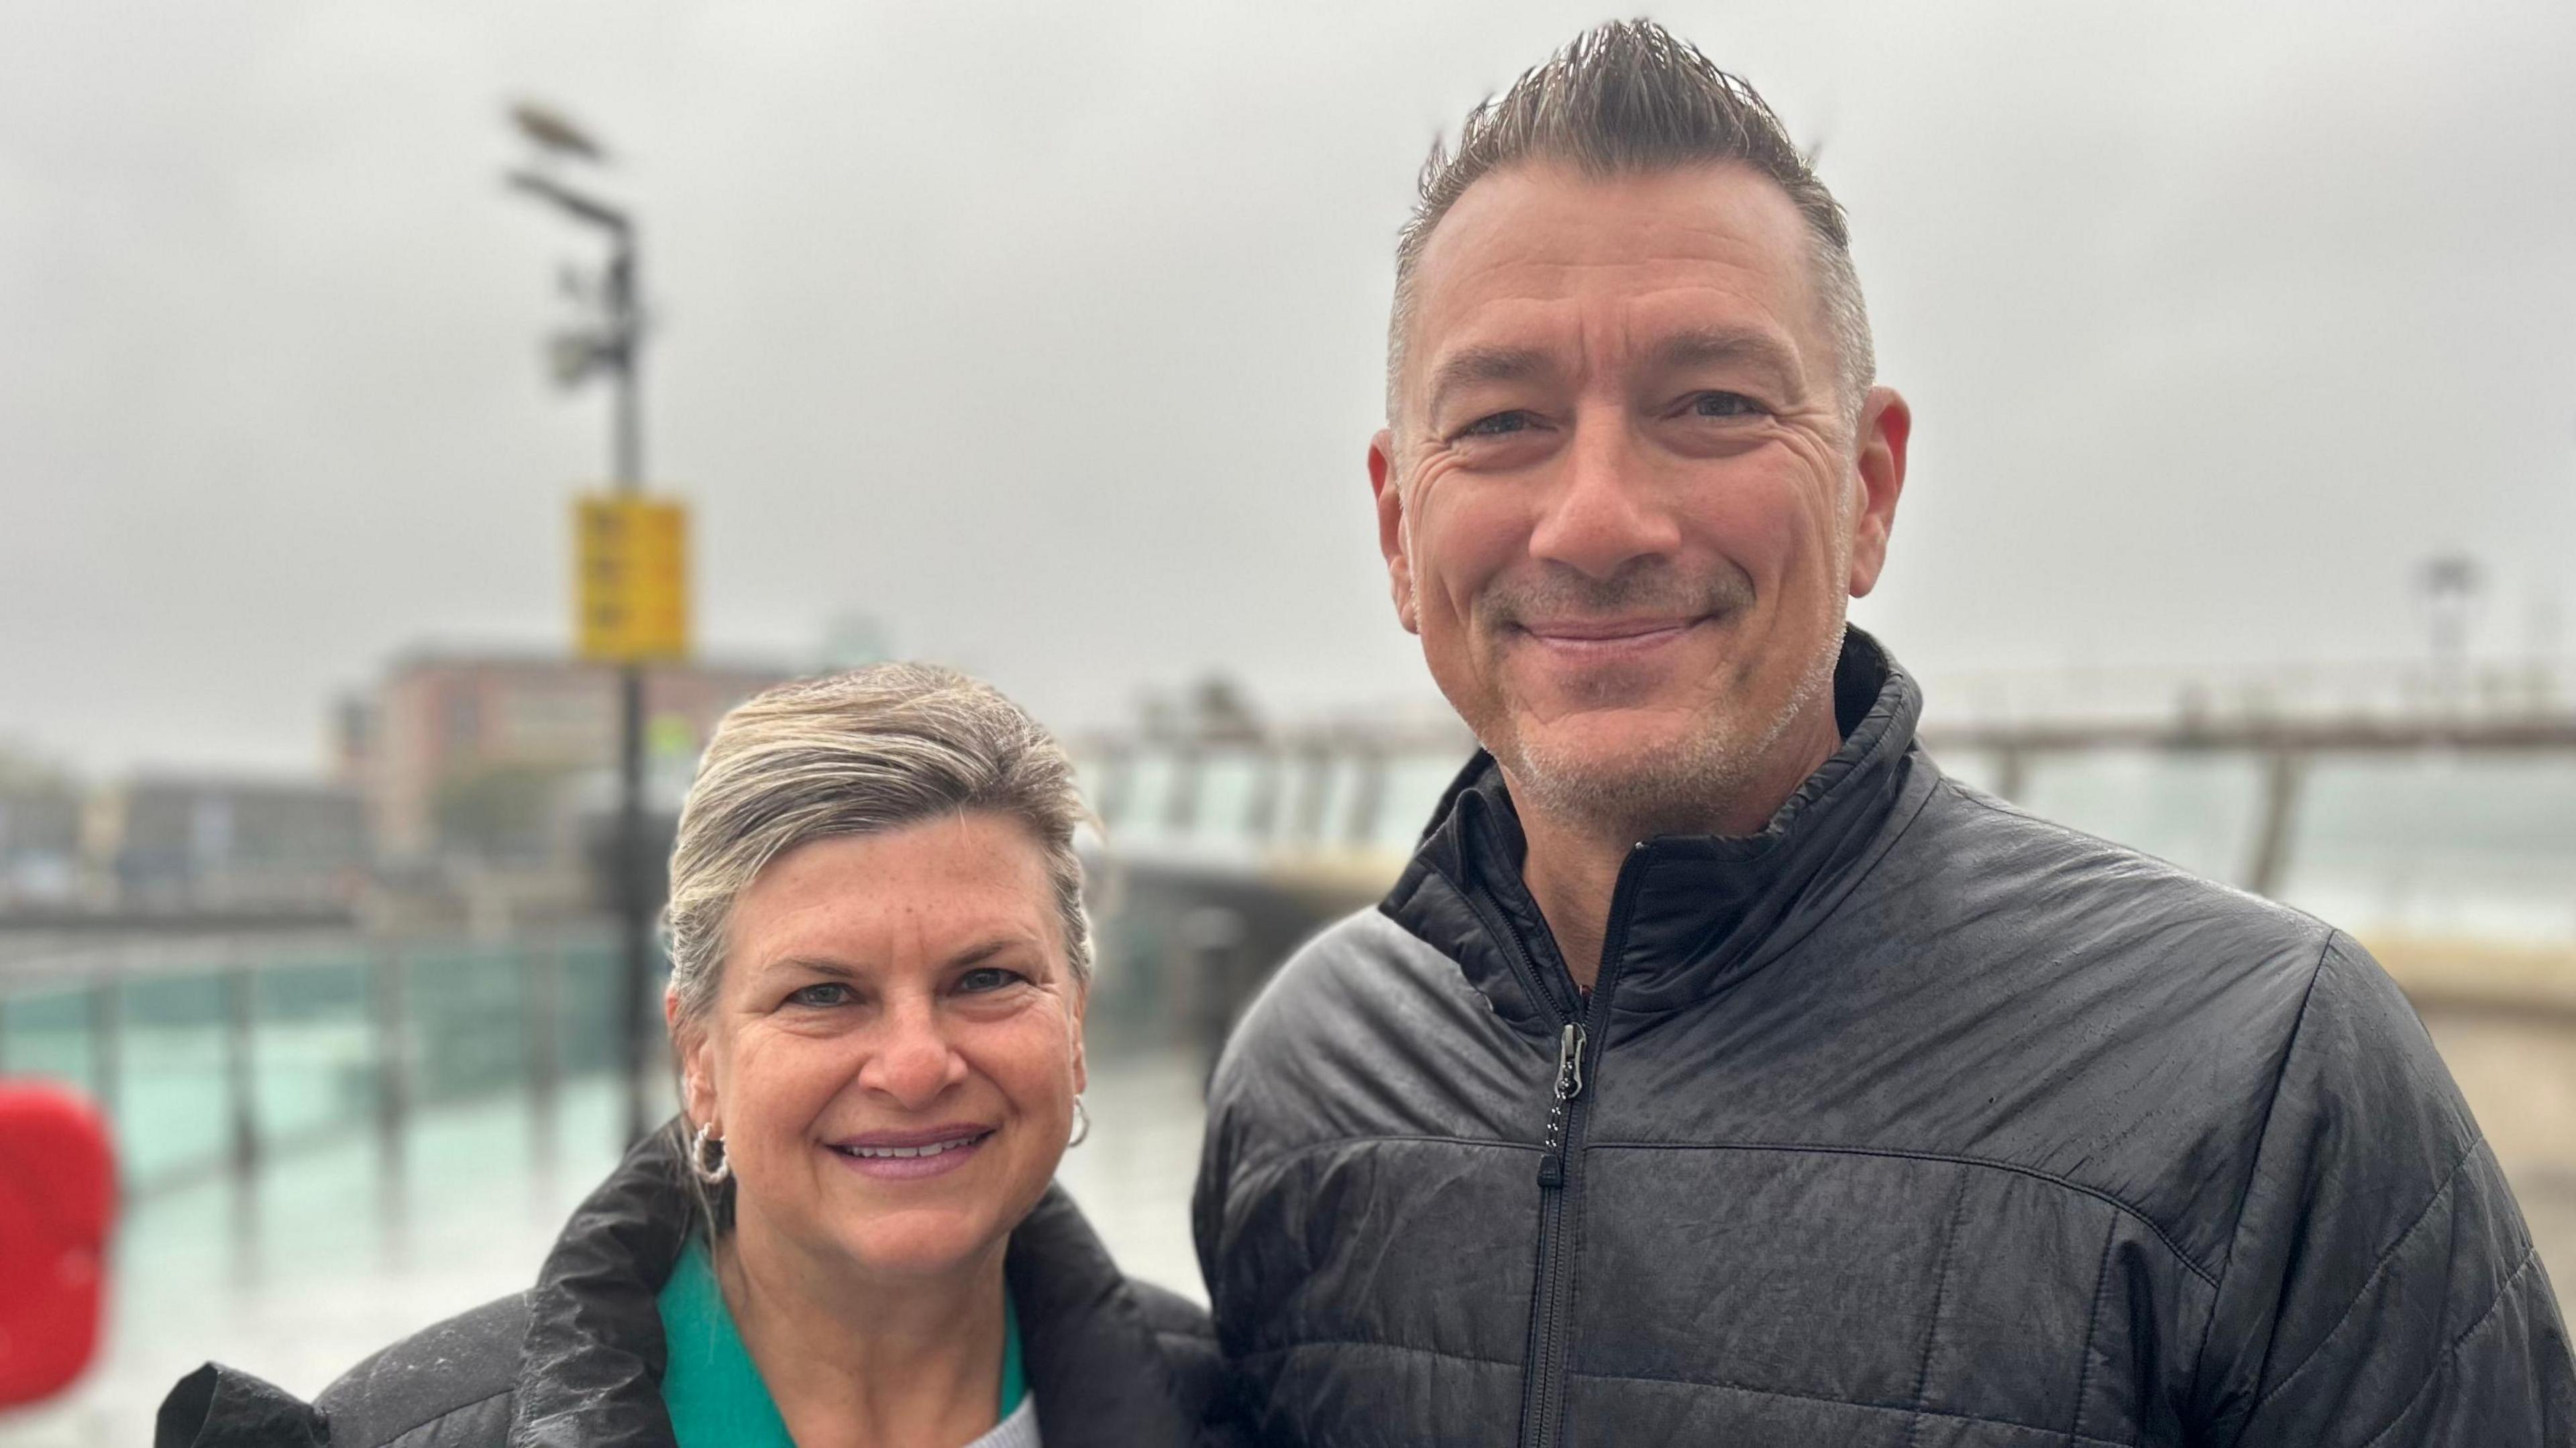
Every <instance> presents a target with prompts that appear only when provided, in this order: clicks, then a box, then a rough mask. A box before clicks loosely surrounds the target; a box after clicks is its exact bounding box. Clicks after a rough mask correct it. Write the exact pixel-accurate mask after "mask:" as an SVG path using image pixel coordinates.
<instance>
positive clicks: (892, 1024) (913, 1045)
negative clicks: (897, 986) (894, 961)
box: [859, 1001, 966, 1111]
mask: <svg viewBox="0 0 2576 1448" xmlns="http://www.w3.org/2000/svg"><path fill="white" fill-rule="evenodd" d="M871 1034H872V1035H873V1036H874V1037H875V1039H874V1040H873V1041H871V1042H870V1043H869V1044H870V1047H871V1049H870V1050H869V1052H868V1059H867V1061H866V1062H865V1063H864V1064H862V1065H861V1066H860V1067H859V1084H860V1085H861V1086H863V1087H866V1088H867V1089H868V1090H870V1091H874V1092H876V1093H877V1094H879V1095H881V1096H884V1097H887V1098H888V1099H889V1100H891V1101H892V1102H893V1104H894V1105H896V1106H898V1107H900V1108H902V1109H903V1110H906V1111H922V1110H927V1109H928V1108H929V1107H930V1106H931V1105H932V1104H933V1103H934V1102H936V1101H937V1100H938V1099H939V1096H940V1093H942V1092H944V1091H946V1090H947V1089H948V1088H949V1087H951V1086H954V1085H956V1084H957V1083H958V1082H960V1081H963V1080H964V1079H966V1061H965V1058H964V1057H962V1056H960V1055H958V1054H957V1051H956V1048H955V1047H954V1046H953V1045H952V1044H951V1043H950V1042H949V1039H948V1034H947V1031H946V1030H945V1028H944V1027H943V1024H942V1022H941V1021H940V1019H939V1011H938V1008H937V1006H936V1005H934V1004H933V1003H931V1002H928V1001H913V1002H899V1003H895V1004H893V1005H892V1006H890V1008H889V1009H888V1010H887V1011H886V1013H885V1015H884V1017H883V1018H882V1019H880V1020H879V1021H878V1023H877V1028H876V1030H875V1031H873V1032H872V1033H871Z"/></svg>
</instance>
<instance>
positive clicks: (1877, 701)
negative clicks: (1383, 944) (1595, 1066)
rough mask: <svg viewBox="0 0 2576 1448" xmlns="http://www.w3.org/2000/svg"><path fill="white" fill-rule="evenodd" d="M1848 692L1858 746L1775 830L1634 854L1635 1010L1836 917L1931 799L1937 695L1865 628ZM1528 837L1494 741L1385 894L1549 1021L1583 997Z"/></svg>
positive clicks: (1715, 985) (1723, 978)
mask: <svg viewBox="0 0 2576 1448" xmlns="http://www.w3.org/2000/svg"><path fill="white" fill-rule="evenodd" d="M1834 704H1835V715H1836V720H1837V722H1838V723H1839V724H1840V726H1841V727H1842V731H1843V742H1842V747H1841V748H1839V749H1837V750H1836V751H1835V752H1834V754H1833V757H1831V758H1830V759H1827V760H1826V761H1825V762H1824V764H1823V765H1822V766H1820V767H1819V768H1818V769H1817V770H1816V772H1815V773H1813V774H1811V775H1809V776H1808V777H1807V780H1806V782H1805V783H1804V784H1802V785H1801V786H1799V788H1798V791H1797V792H1796V793H1795V794H1793V795H1791V796H1790V797H1789V800H1788V802H1787V803H1785V804H1783V805H1781V806H1780V808H1779V810H1778V811H1777V812H1775V813H1774V814H1773V815H1772V816H1771V822H1770V823H1769V824H1768V825H1767V826H1765V827H1764V828H1763V829H1762V831H1761V833H1759V834H1752V835H1732V836H1729V835H1667V836H1662V837H1658V838H1656V839H1653V840H1649V841H1645V842H1644V843H1642V844H1641V845H1640V846H1639V847H1638V849H1637V851H1636V852H1635V853H1634V854H1632V855H1631V856H1630V858H1629V860H1628V862H1627V864H1626V866H1625V867H1624V870H1623V874H1625V873H1638V874H1639V875H1640V878H1639V879H1637V880H1636V881H1635V882H1634V883H1632V884H1631V885H1630V886H1629V889H1630V892H1631V893H1630V899H1629V906H1628V914H1627V920H1626V927H1627V928H1626V929H1625V931H1624V932H1622V936H1621V938H1620V940H1619V941H1617V942H1616V944H1617V945H1618V946H1619V953H1620V961H1619V962H1618V963H1617V964H1618V966H1619V969H1618V971H1617V979H1618V982H1619V986H1618V992H1617V996H1616V999H1615V1001H1614V1002H1613V1004H1614V1005H1615V1006H1616V1008H1617V1012H1618V1014H1619V1015H1621V1016H1639V1015H1656V1014H1661V1013H1663V1012H1666V1011H1670V1010H1673V1009H1676V1008H1678V1007H1680V1006H1683V1005H1686V1004H1688V1003H1689V1002H1691V1001H1693V1000H1696V999H1699V998H1700V997H1702V996H1705V995H1707V994H1708V993H1709V992H1711V991H1714V990H1717V989H1719V988H1720V987H1722V986H1724V985H1726V984H1728V983H1730V982H1731V981H1733V980H1735V979H1737V978H1739V977H1741V976H1742V975H1744V974H1745V973H1747V972H1749V971H1751V970H1753V969H1755V968H1757V967H1759V966H1760V965H1762V964H1764V963H1767V962H1768V961H1769V960H1770V959H1771V958H1772V957H1773V956H1774V955H1776V954H1777V953H1778V952H1779V951H1780V950H1781V949H1785V948H1786V947H1787V946H1789V945H1791V944H1794V943H1795V941H1796V939H1797V938H1798V937H1800V936H1803V935H1804V934H1805V933H1806V932H1807V930H1808V929H1810V928H1812V927H1813V926H1814V924H1815V923H1816V922H1817V921H1819V920H1821V919H1822V918H1823V917H1824V915H1825V914H1826V912H1828V911H1829V910H1830V909H1831V908H1832V907H1833V905H1834V904H1835V903H1836V902H1838V901H1839V900H1840V899H1841V898H1842V897H1843V895H1844V893H1845V892H1846V891H1848V890H1849V889H1850V887H1851V886H1852V885H1853V884H1854V883H1855V882H1856V881H1857V880H1858V879H1859V877H1860V875H1861V874H1862V873H1863V872H1865V871H1866V870H1867V869H1868V867H1869V865H1870V864H1871V863H1872V862H1873V861H1875V860H1876V858H1877V856H1878V853H1879V846H1881V845H1882V844H1883V843H1884V842H1885V841H1886V840H1887V839H1889V838H1892V837H1893V832H1894V827H1898V826H1901V824H1902V822H1903V821H1902V818H1900V816H1910V815H1911V814H1912V812H1913V811H1914V810H1915V809H1917V808H1919V807H1920V805H1921V802H1922V798H1923V796H1924V795H1925V794H1926V793H1928V791H1929V788H1930V783H1931V772H1930V771H1929V770H1928V769H1925V768H1920V767H1917V766H1918V763H1919V760H1918V757H1917V755H1916V753H1915V751H1914V726H1915V722H1916V720H1917V718H1918V717H1919V716H1920V715H1921V712H1922V696H1921V694H1920V692H1919V691H1918V690H1917V689H1916V688H1915V685H1914V681H1913V679H1912V678H1910V677H1908V676H1907V675H1906V673H1905V671H1904V670H1903V669H1901V668H1899V667H1897V665H1896V662H1895V660H1893V659H1891V658H1890V657H1889V656H1888V654H1887V651H1886V650H1885V649H1884V648H1882V647H1881V646H1880V645H1879V643H1878V641H1877V640H1875V639H1873V638H1871V637H1870V636H1869V635H1867V634H1865V633H1863V632H1861V631H1860V630H1858V629H1849V630H1847V631H1846V632H1845V635H1844V639H1843V648H1842V655H1841V657H1840V659H1839V660H1838V661H1837V662H1836V665H1835V670H1834ZM1527 851H1528V841H1527V839H1526V838H1525V837H1524V836H1523V834H1522V832H1521V825H1520V816H1519V814H1518V812H1517V811H1516V810H1515V808H1514V807H1513V804H1512V799H1511V794H1510V792H1509V790H1508V789H1507V788H1506V787H1505V784H1504V780H1503V774H1502V769H1501V767H1500V766H1499V765H1497V764H1496V763H1495V762H1494V760H1493V757H1492V756H1491V755H1487V754H1482V753H1479V754H1478V755H1477V756H1476V758H1475V760H1474V761H1473V762H1471V763H1470V764H1469V765H1468V766H1467V768H1466V770H1465V771H1463V772H1462V773H1461V774H1460V775H1459V777H1458V780H1457V782H1456V783H1454V784H1452V785H1451V786H1450V790H1449V794H1448V797H1447V798H1445V799H1443V800H1442V801H1441V808H1440V812H1439V814H1438V815H1437V817H1436V818H1435V821H1434V823H1433V825H1432V827H1431V829H1430V830H1429V831H1428V832H1427V833H1426V834H1425V835H1424V837H1423V841H1422V845H1421V848H1420V849H1419V850H1417V851H1416V852H1415V855H1414V858H1413V863H1412V865H1411V866H1410V867H1409V868H1407V869H1406V871H1405V873H1404V875H1403V877H1402V878H1401V879H1400V880H1398V881H1397V882H1396V886H1395V888H1394V890H1393V891H1391V892H1390V893H1389V894H1388V895H1387V897H1386V900H1385V901H1384V903H1383V904H1381V905H1380V907H1379V908H1380V909H1382V910H1383V911H1385V913H1386V914H1387V915H1388V916H1389V917H1391V918H1393V919H1394V920H1395V922H1396V923H1397V924H1399V925H1402V926H1403V927H1404V928H1405V929H1407V930H1409V931H1411V932H1412V933H1413V934H1415V935H1417V936H1419V937H1421V938H1422V939H1423V940H1424V941H1426V942H1428V943H1429V944H1431V945H1432V946H1434V947H1436V948H1438V949H1439V950H1441V951H1442V952H1444V953H1445V954H1447V955H1448V956H1449V957H1450V958H1451V959H1453V960H1456V961H1457V962H1459V964H1460V966H1461V968H1463V969H1464V970H1465V971H1466V973H1467V976H1468V979H1469V980H1470V981H1471V982H1472V983H1473V984H1474V985H1475V986H1476V988H1477V989H1478V990H1480V991H1482V992H1484V994H1485V995H1486V997H1487V998H1488V999H1489V1000H1491V1001H1492V1002H1493V1004H1494V1009H1495V1011H1496V1012H1497V1013H1498V1014H1499V1015H1501V1016H1502V1017H1503V1019H1505V1020H1507V1021H1510V1022H1512V1023H1513V1024H1514V1025H1515V1026H1518V1027H1521V1028H1523V1029H1529V1030H1538V1031H1544V1030H1549V1029H1553V1027H1554V1024H1555V1023H1556V1022H1558V1021H1562V1020H1567V1019H1571V1018H1572V1017H1573V1015H1574V1014H1575V1004H1576V1002H1575V999H1574V983H1573V977H1572V976H1571V975H1570V974H1569V973H1568V972H1567V970H1566V968H1565V964H1564V960H1563V958H1562V957H1561V956H1560V955H1559V954H1558V951H1557V947H1556V942H1555V938H1554V937H1553V936H1552V935H1551V934H1550V933H1549V931H1548V928H1547V922H1546V920H1545V918H1544V917H1543V916H1542V915H1541V914H1540V913H1539V908H1538V905H1537V902H1536V901H1534V900H1532V899H1531V898H1530V893H1529V890H1528V888H1527V887H1526V886H1525V885H1524V884H1523V883H1522V881H1521V862H1522V859H1523V858H1524V856H1525V855H1526V853H1527ZM1607 965H1608V963H1606V962H1605V970H1604V972H1603V974H1604V976H1605V977H1606V976H1608V975H1609V974H1610V971H1609V970H1608V969H1607V968H1606V966H1607ZM1533 992H1536V993H1537V998H1533Z"/></svg>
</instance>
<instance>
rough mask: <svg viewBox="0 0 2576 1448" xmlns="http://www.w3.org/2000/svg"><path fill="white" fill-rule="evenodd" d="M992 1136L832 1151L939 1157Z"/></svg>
mask: <svg viewBox="0 0 2576 1448" xmlns="http://www.w3.org/2000/svg"><path fill="white" fill-rule="evenodd" d="M992 1134H993V1133H991V1132H989V1131H988V1132H985V1133H984V1134H983V1136H961V1137H958V1138H957V1139H956V1140H954V1141H934V1142H932V1143H931V1144H930V1145H928V1146H836V1147H833V1148H832V1149H833V1150H834V1151H837V1152H839V1153H840V1154H841V1155H843V1156H856V1157H876V1156H937V1155H939V1154H940V1153H941V1152H943V1151H954V1150H956V1149H957V1148H959V1147H961V1146H973V1145H974V1144H975V1143H977V1142H979V1141H982V1140H983V1139H984V1137H985V1136H990V1135H992Z"/></svg>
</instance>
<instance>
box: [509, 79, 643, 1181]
mask: <svg viewBox="0 0 2576 1448" xmlns="http://www.w3.org/2000/svg"><path fill="white" fill-rule="evenodd" d="M511 120H512V122H513V123H514V124H515V125H516V126H517V127H518V129H519V132H520V134H521V135H523V136H525V137H526V138H527V139H528V140H530V141H531V142H534V143H535V144H536V145H537V147H538V148H539V150H540V152H541V153H542V154H544V155H548V156H555V157H566V158H571V159H574V160H580V161H590V162H597V161H601V160H604V159H605V153H604V152H603V151H602V150H601V148H600V147H599V146H598V144H597V143H596V142H594V141H592V140H591V139H590V138H589V137H588V136H587V135H586V134H584V133H583V132H582V131H581V130H580V129H579V128H578V127H576V126H574V125H573V124H572V123H571V122H570V121H568V120H566V119H565V118H564V117H563V116H561V115H559V114H557V113H555V112H553V111H550V110H547V109H545V108H543V107H540V106H536V105H533V104H522V105H519V106H517V107H514V108H513V109H512V111H511ZM509 184H510V186H511V188H512V189H513V190H516V191H519V192H522V193H524V194H526V195H529V196H533V197H535V198H537V199H538V200H541V201H544V202H546V203H548V204H550V205H552V206H553V207H554V208H555V209H557V210H558V211H561V212H562V213H563V214H564V215H566V216H568V217H571V218H572V219H573V220H574V221H576V222H579V223H580V224H582V225H584V226H587V227H590V228H592V229H594V230H596V231H598V232H600V233H602V234H603V235H604V236H605V237H606V238H607V240H608V245H609V253H608V264H607V266H606V268H605V269H604V270H603V271H602V273H601V274H600V277H599V280H598V282H597V284H596V286H595V287H588V288H586V287H584V286H583V285H582V284H580V283H579V282H578V281H577V280H575V279H573V278H570V277H568V278H567V286H568V289H569V290H572V291H573V292H574V293H575V294H576V296H581V297H583V298H584V299H585V300H588V301H590V302H591V303H592V304H593V307H592V309H593V316H592V317H591V318H590V319H589V322H588V324H587V325H584V326H577V327H574V328H571V329H568V330H565V331H562V332H559V333H557V334H555V336H554V337H553V338H551V339H550V344H549V347H548V355H549V359H550V361H551V363H552V366H553V370H554V375H555V380H556V382H558V383H559V384H561V385H563V386H565V387H574V386H578V385H580V384H581V383H583V382H585V381H588V380H589V379H591V378H592V377H595V376H600V375H603V374H604V375H605V376H606V377H607V378H608V379H609V381H610V384H611V396H612V399H613V400H612V404H611V414H610V433H609V459H610V476H611V478H612V480H613V484H614V487H615V490H616V492H617V493H618V495H619V496H621V497H635V496H638V495H640V494H642V492H643V491H644V411H643V405H642V399H641V397H640V395H639V394H640V391H641V388H642V376H643V352H644V327H643V314H642V308H641V305H640V303H639V300H638V294H639V286H638V282H637V270H638V260H637V249H636V236H635V221H634V218H633V216H632V215H630V214H629V213H628V212H627V211H626V210H625V209H624V208H622V207H618V206H614V205H611V204H610V203H608V202H606V201H603V200H601V199H599V198H598V197H597V196H594V195H591V194H589V193H587V192H584V191H580V190H577V189H575V188H573V187H572V186H569V185H566V184H565V183H564V182H563V181H561V180H559V179H557V178H556V177H555V176H554V175H552V174H550V173H549V172H547V171H545V170H543V169H540V168H539V167H527V168H523V169H521V170H518V171H513V172H511V173H510V176H509ZM617 670H618V672H617V693H618V706H617V834H616V840H615V843H614V846H613V847H612V853H611V858H612V860H613V861H614V869H613V874H614V878H615V885H614V887H613V888H614V903H615V905H616V910H617V918H618V931H619V936H620V944H621V946H622V956H623V959H622V965H623V967H624V969H623V971H622V972H621V979H620V982H619V986H620V988H619V990H618V1005H619V1010H620V1027H621V1028H620V1030H619V1058H618V1064H619V1066H620V1068H621V1069H622V1070H623V1072H624V1074H625V1082H626V1140H628V1141H634V1140H636V1139H638V1138H640V1137H642V1136H643V1134H644V1132H645V1130H646V1129H647V1128H648V1127H649V1126H650V1125H651V1123H650V1122H649V1121H648V1120H647V1119H646V1109H647V1108H646V1099H645V1091H644V1067H645V1061H646V1058H647V1056H648V1055H649V1054H650V1050H651V1045H652V1039H651V1033H650V1032H649V1031H648V1029H647V1019H648V1011H649V1010H650V1006H651V1000H652V989H653V938H652V932H653V920H652V914H653V907H654V902H653V901H652V900H651V899H650V898H649V896H650V891H649V890H648V889H647V887H646V884H645V877H646V875H647V874H648V873H649V869H648V861H647V860H646V858H645V851H646V848H647V847H646V844H645V838H644V665H643V663H642V661H641V660H638V659H634V658H628V659H625V660H623V661H622V662H620V663H619V664H618V666H617Z"/></svg>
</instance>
